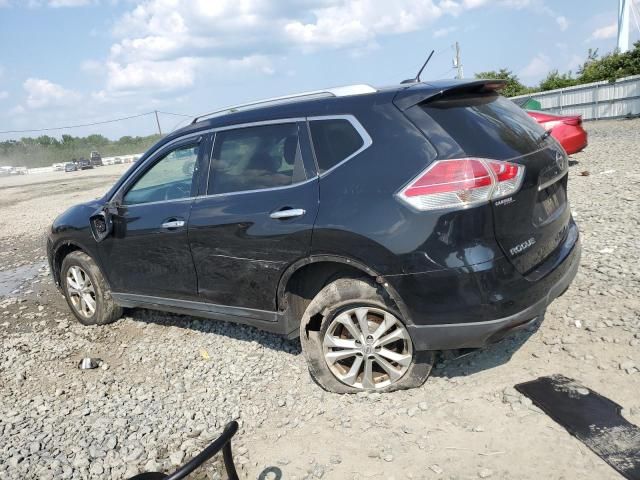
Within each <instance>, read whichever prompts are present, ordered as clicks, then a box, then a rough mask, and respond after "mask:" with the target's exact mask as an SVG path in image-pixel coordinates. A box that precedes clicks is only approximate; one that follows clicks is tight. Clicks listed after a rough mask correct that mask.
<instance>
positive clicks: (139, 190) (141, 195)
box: [123, 145, 198, 205]
mask: <svg viewBox="0 0 640 480" xmlns="http://www.w3.org/2000/svg"><path fill="white" fill-rule="evenodd" d="M197 159H198V146H197V145H196V146H193V145H191V146H188V147H180V148H177V149H175V150H173V151H171V152H170V153H168V154H166V155H165V156H164V157H162V158H161V159H160V160H159V161H158V162H156V164H155V165H153V166H152V167H151V168H150V169H149V170H147V172H146V173H144V175H142V176H141V177H140V178H139V179H138V180H137V181H136V183H135V184H134V185H133V186H132V187H131V188H130V189H129V191H128V192H127V193H126V195H125V196H124V202H123V203H124V204H125V205H137V204H140V203H150V202H160V201H166V200H179V199H182V198H189V197H191V196H192V189H193V176H194V175H193V174H194V171H195V166H196V161H197Z"/></svg>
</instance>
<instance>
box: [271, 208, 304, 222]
mask: <svg viewBox="0 0 640 480" xmlns="http://www.w3.org/2000/svg"><path fill="white" fill-rule="evenodd" d="M305 213H307V211H306V210H304V209H303V208H287V209H286V210H278V211H277V212H273V213H272V214H271V215H269V216H270V217H271V218H274V219H276V220H284V219H287V218H294V217H301V216H302V215H304V214H305Z"/></svg>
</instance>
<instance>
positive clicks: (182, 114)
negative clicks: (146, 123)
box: [158, 110, 195, 118]
mask: <svg viewBox="0 0 640 480" xmlns="http://www.w3.org/2000/svg"><path fill="white" fill-rule="evenodd" d="M158 113H162V114H163V115H173V116H175V117H187V118H193V117H195V115H185V114H184V113H172V112H163V111H161V110H158Z"/></svg>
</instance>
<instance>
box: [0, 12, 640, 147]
mask: <svg viewBox="0 0 640 480" xmlns="http://www.w3.org/2000/svg"><path fill="white" fill-rule="evenodd" d="M636 4H637V5H639V6H640V0H636ZM617 8H618V0H351V1H349V0H295V1H294V0H279V1H275V0H0V132H2V131H7V130H24V129H38V128H53V127H58V126H65V125H77V124H84V123H90V122H99V121H104V120H110V119H114V118H121V117H129V116H135V115H140V114H144V113H146V112H151V111H154V110H158V111H160V112H168V113H172V114H181V115H195V114H198V113H203V112H207V111H211V110H215V109H218V108H221V107H224V106H227V105H233V104H237V103H242V102H246V101H251V100H255V99H260V98H266V97H272V96H279V95H285V94H289V93H295V92H300V91H307V90H316V89H321V88H325V87H331V86H338V85H348V84H356V83H366V84H370V85H374V86H375V85H390V84H396V83H398V82H399V81H401V80H403V79H405V78H410V77H413V76H414V75H415V73H416V71H417V70H418V68H419V67H420V66H421V64H422V62H423V61H424V60H425V59H426V57H427V55H428V52H429V51H431V50H432V49H434V50H435V51H436V54H435V55H434V57H433V59H432V61H431V62H430V64H429V66H428V67H427V70H426V71H425V73H424V74H423V80H428V79H437V78H453V77H454V76H455V70H454V69H453V68H452V59H453V56H454V51H453V44H454V43H455V42H456V41H457V42H459V44H460V48H461V58H462V64H463V68H464V74H465V76H466V77H472V76H473V74H474V73H475V72H480V71H486V70H494V69H499V68H508V69H510V70H512V71H513V72H515V73H516V74H517V75H518V76H519V77H520V79H521V80H522V81H523V82H524V83H525V84H529V85H533V84H536V83H537V82H539V81H540V80H541V79H542V78H544V77H545V76H546V74H547V72H548V71H550V70H552V69H558V70H559V71H560V72H565V71H569V70H572V71H574V72H575V71H576V70H577V68H578V67H579V66H580V65H581V64H582V63H583V62H584V60H585V58H586V56H587V51H588V49H590V48H592V49H596V48H597V49H599V51H600V52H601V53H605V52H608V51H610V50H612V49H613V48H615V46H616V32H617ZM636 10H637V11H638V12H640V8H636ZM635 20H636V19H634V18H632V25H631V30H632V32H633V33H632V40H636V39H638V37H639V35H638V28H637V26H636V23H634V21H635ZM638 20H640V18H638ZM159 120H160V123H161V127H162V129H163V132H167V131H171V130H173V129H175V128H176V127H177V126H179V125H181V124H182V123H184V122H185V121H188V120H186V117H180V116H176V115H169V114H167V113H160V114H159ZM181 122H182V123H181ZM156 131H157V125H156V121H155V117H154V116H152V115H146V116H140V117H136V118H132V119H129V120H126V121H122V122H117V123H111V124H104V125H97V126H95V127H90V128H89V127H83V128H76V129H69V130H54V131H50V132H44V133H47V134H49V135H52V136H59V135H61V134H63V133H69V134H72V135H86V134H90V133H100V134H103V135H106V136H108V137H110V138H118V137H120V136H122V135H148V134H151V133H154V132H156ZM40 134H42V133H38V132H31V133H5V134H0V140H5V139H10V138H20V137H22V136H37V135H40Z"/></svg>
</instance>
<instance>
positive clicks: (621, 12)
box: [618, 0, 632, 53]
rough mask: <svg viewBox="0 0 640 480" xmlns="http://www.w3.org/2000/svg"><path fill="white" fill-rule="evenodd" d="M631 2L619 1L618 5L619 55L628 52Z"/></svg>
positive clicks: (630, 0) (626, 0)
mask: <svg viewBox="0 0 640 480" xmlns="http://www.w3.org/2000/svg"><path fill="white" fill-rule="evenodd" d="M631 2H632V0H620V3H619V4H618V50H619V51H620V53H625V52H628V51H629V23H630V16H631V6H632V5H631Z"/></svg>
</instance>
